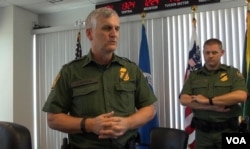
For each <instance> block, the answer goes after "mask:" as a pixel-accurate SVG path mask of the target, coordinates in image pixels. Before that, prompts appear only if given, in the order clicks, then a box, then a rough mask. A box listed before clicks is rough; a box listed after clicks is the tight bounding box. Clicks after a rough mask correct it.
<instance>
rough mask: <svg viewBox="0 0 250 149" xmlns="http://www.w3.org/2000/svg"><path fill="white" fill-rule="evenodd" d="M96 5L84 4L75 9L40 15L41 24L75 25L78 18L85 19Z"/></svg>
mask: <svg viewBox="0 0 250 149" xmlns="http://www.w3.org/2000/svg"><path fill="white" fill-rule="evenodd" d="M94 9H95V5H89V6H83V7H81V8H77V9H74V10H68V11H64V12H58V13H52V14H42V15H39V22H38V24H39V25H42V26H68V25H75V23H76V21H77V20H81V21H84V20H85V18H86V17H87V15H88V14H89V12H91V11H92V10H94Z"/></svg>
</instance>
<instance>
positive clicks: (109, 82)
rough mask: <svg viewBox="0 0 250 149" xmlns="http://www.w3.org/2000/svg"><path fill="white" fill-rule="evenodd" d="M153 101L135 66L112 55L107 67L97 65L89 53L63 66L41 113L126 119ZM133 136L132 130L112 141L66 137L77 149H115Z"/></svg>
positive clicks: (93, 136)
mask: <svg viewBox="0 0 250 149" xmlns="http://www.w3.org/2000/svg"><path fill="white" fill-rule="evenodd" d="M156 100H157V99H156V97H155V95H154V94H153V92H152V90H151V89H150V87H149V85H148V83H147V81H146V79H145V77H144V76H143V74H142V72H141V70H140V69H139V67H138V66H137V65H136V64H135V63H133V62H131V61H129V60H128V59H125V58H121V57H118V56H116V55H114V56H113V58H112V62H111V63H110V64H109V65H107V66H101V65H98V64H96V63H95V62H94V60H93V59H92V56H91V52H90V53H89V54H88V55H86V56H84V57H83V58H82V59H80V60H75V61H73V62H71V63H69V64H66V65H64V66H63V68H62V69H61V71H60V73H59V74H58V76H57V77H56V79H55V81H54V83H53V86H52V90H51V92H50V94H49V96H48V99H47V101H46V103H45V105H44V107H43V111H45V112H51V113H69V114H70V115H72V116H75V117H85V118H88V117H96V116H98V115H100V114H103V113H107V112H111V111H114V112H115V115H116V116H122V117H127V116H129V115H131V114H133V113H135V111H136V109H140V108H142V107H144V106H148V105H151V104H153V103H154V102H155V101H156ZM135 134H136V130H131V131H129V132H127V133H126V134H125V135H124V136H122V137H120V138H118V139H115V140H111V139H106V140H99V139H98V136H97V135H95V134H93V133H86V134H69V139H70V141H71V143H72V144H74V145H76V146H78V147H81V148H102V149H105V148H107V149H110V148H114V149H115V148H121V145H124V144H125V143H126V142H127V140H128V139H129V138H130V137H131V136H133V135H135ZM119 146H120V147H119Z"/></svg>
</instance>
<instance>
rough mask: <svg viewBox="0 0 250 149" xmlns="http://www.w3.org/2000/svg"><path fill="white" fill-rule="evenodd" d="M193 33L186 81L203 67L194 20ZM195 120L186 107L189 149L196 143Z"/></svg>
mask: <svg viewBox="0 0 250 149" xmlns="http://www.w3.org/2000/svg"><path fill="white" fill-rule="evenodd" d="M192 23H193V31H192V37H191V43H190V46H191V47H190V48H189V49H190V51H189V54H188V64H187V68H186V73H185V80H186V79H187V78H188V75H189V73H190V72H191V71H194V70H197V69H198V68H200V67H202V62H201V52H200V46H199V42H198V39H197V32H196V19H195V18H193V21H192ZM192 118H193V113H192V109H191V108H189V107H185V131H186V132H187V133H188V134H189V139H188V147H189V149H194V142H195V129H194V128H192V127H191V121H192Z"/></svg>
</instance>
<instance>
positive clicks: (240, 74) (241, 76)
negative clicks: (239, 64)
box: [236, 71, 244, 78]
mask: <svg viewBox="0 0 250 149" xmlns="http://www.w3.org/2000/svg"><path fill="white" fill-rule="evenodd" d="M236 73H237V76H238V77H240V78H244V76H243V75H242V73H240V71H237V72H236Z"/></svg>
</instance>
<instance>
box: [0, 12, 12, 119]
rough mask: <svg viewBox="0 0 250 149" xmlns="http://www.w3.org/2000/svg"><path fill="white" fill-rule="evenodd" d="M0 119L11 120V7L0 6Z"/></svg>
mask: <svg viewBox="0 0 250 149" xmlns="http://www.w3.org/2000/svg"><path fill="white" fill-rule="evenodd" d="M0 70H1V73H0V82H1V85H0V90H1V94H0V101H1V104H0V121H13V8H0Z"/></svg>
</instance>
